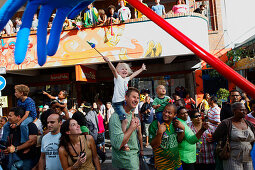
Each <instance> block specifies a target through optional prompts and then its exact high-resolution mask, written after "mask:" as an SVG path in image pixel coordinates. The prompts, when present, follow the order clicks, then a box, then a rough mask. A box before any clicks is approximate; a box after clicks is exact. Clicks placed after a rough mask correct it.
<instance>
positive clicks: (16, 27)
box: [15, 17, 22, 32]
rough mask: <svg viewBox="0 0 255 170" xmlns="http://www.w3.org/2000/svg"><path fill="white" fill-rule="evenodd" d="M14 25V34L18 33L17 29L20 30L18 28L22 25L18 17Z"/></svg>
mask: <svg viewBox="0 0 255 170" xmlns="http://www.w3.org/2000/svg"><path fill="white" fill-rule="evenodd" d="M15 24H16V26H15V32H18V31H19V29H20V26H21V24H22V22H21V19H20V18H19V17H17V18H16V19H15Z"/></svg>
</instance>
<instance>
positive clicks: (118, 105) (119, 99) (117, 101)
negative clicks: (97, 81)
mask: <svg viewBox="0 0 255 170" xmlns="http://www.w3.org/2000/svg"><path fill="white" fill-rule="evenodd" d="M103 59H104V60H105V61H106V62H107V63H108V65H109V67H110V69H111V70H112V73H113V76H114V92H113V98H112V106H113V108H114V110H115V112H116V113H117V114H118V115H119V119H120V120H121V121H122V122H121V128H122V131H123V133H125V132H126V127H127V123H128V122H127V119H126V112H125V110H124V108H123V104H124V100H125V93H126V91H127V90H128V81H129V80H132V79H133V78H134V77H136V76H137V75H138V74H140V73H141V72H142V71H144V70H146V66H145V64H143V65H142V67H141V68H140V69H139V70H137V71H136V72H134V73H132V70H131V69H130V67H129V65H128V64H126V63H118V65H117V67H116V68H115V67H114V66H113V64H112V63H111V61H110V60H109V59H108V58H107V57H104V56H103ZM130 74H131V75H130ZM129 75H130V76H129ZM123 150H125V151H128V150H129V147H128V146H127V145H125V146H124V148H123Z"/></svg>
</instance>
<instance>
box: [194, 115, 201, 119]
mask: <svg viewBox="0 0 255 170" xmlns="http://www.w3.org/2000/svg"><path fill="white" fill-rule="evenodd" d="M198 117H201V115H196V116H192V118H198Z"/></svg>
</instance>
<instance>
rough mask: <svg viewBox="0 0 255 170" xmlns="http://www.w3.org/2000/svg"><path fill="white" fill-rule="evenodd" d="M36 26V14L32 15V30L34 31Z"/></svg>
mask: <svg viewBox="0 0 255 170" xmlns="http://www.w3.org/2000/svg"><path fill="white" fill-rule="evenodd" d="M37 26H38V19H37V14H35V15H34V18H33V21H32V28H31V29H32V30H33V31H36V30H37Z"/></svg>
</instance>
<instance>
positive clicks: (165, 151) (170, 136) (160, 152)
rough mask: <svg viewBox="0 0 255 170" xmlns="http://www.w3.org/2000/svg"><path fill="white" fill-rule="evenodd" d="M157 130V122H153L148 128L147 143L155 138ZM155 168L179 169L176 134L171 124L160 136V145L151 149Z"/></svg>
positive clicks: (158, 169)
mask: <svg viewBox="0 0 255 170" xmlns="http://www.w3.org/2000/svg"><path fill="white" fill-rule="evenodd" d="M157 130H158V121H157V120H154V121H153V122H152V123H151V125H150V127H149V142H151V141H152V139H153V138H154V137H155V136H156V134H157ZM153 152H154V158H155V166H156V168H157V170H161V169H164V170H165V169H171V170H173V169H178V168H180V167H181V160H180V156H179V150H178V142H177V133H176V132H175V130H174V127H173V125H172V123H171V124H170V126H168V127H167V130H166V131H165V133H164V134H163V135H162V140H161V144H160V146H159V147H158V148H154V149H153Z"/></svg>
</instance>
